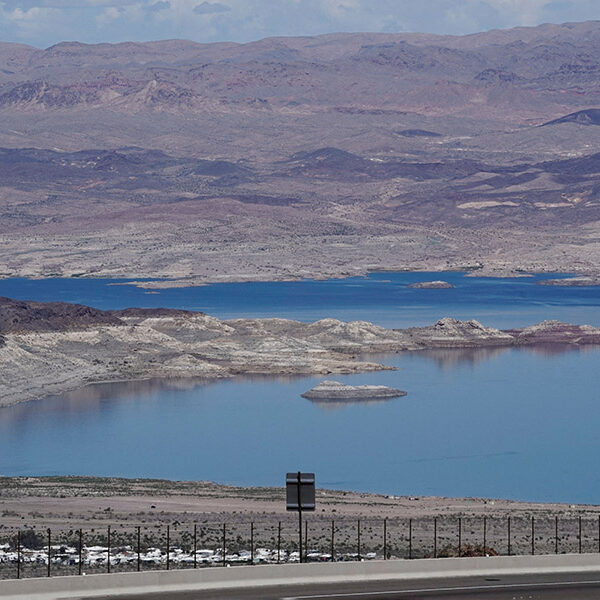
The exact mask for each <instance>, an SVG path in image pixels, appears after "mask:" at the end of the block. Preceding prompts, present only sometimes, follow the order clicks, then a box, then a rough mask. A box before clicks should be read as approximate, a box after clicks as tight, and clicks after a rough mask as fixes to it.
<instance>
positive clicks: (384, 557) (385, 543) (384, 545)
mask: <svg viewBox="0 0 600 600" xmlns="http://www.w3.org/2000/svg"><path fill="white" fill-rule="evenodd" d="M383 560H387V517H386V518H385V519H383Z"/></svg>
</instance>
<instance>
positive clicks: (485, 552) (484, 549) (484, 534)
mask: <svg viewBox="0 0 600 600" xmlns="http://www.w3.org/2000/svg"><path fill="white" fill-rule="evenodd" d="M486 549H487V517H483V554H484V555H485V554H487V551H486Z"/></svg>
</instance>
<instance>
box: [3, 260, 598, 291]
mask: <svg viewBox="0 0 600 600" xmlns="http://www.w3.org/2000/svg"><path fill="white" fill-rule="evenodd" d="M376 273H428V274H432V275H434V274H443V273H464V275H463V277H474V278H476V277H487V278H490V279H513V278H514V279H517V278H528V277H535V276H536V275H557V274H558V275H564V277H563V278H559V279H555V278H552V279H548V280H544V281H541V282H539V284H540V285H561V286H562V287H564V286H565V284H557V283H554V282H555V281H561V280H565V279H570V278H574V279H576V280H577V281H578V282H577V283H574V286H578V287H585V284H581V283H580V281H581V280H582V279H590V280H592V281H596V280H597V281H600V271H599V272H594V271H592V270H589V269H585V270H580V269H577V268H572V269H569V270H564V271H563V270H558V271H557V270H556V269H554V268H550V267H548V268H546V269H540V270H535V269H531V270H529V269H522V268H520V267H519V268H505V269H494V268H485V267H468V266H448V267H445V268H443V269H440V268H423V267H421V266H420V267H414V268H411V267H376V268H372V269H371V268H368V269H357V270H356V271H355V272H348V271H347V269H345V270H344V272H337V273H327V274H324V273H320V272H318V271H315V273H314V274H312V275H311V274H307V275H303V276H296V277H294V276H290V275H286V274H282V275H281V276H274V275H273V274H270V275H269V276H265V277H262V276H261V275H258V274H257V275H256V276H253V277H250V276H247V275H246V276H243V275H235V274H232V275H227V276H223V277H218V278H211V277H208V276H190V277H177V278H173V279H167V278H160V277H157V278H153V277H151V276H148V275H144V274H132V273H123V274H118V273H112V274H110V275H108V274H106V275H94V274H89V275H88V274H77V275H68V274H63V275H60V274H51V275H48V276H36V275H27V274H19V273H11V274H6V273H2V274H0V281H4V280H8V279H26V280H29V281H44V280H47V279H83V280H98V281H101V280H107V281H111V280H115V279H126V280H127V281H123V282H116V283H109V284H107V285H111V286H115V287H116V286H133V287H137V288H139V289H145V290H160V289H176V288H191V287H204V286H210V285H217V284H227V283H285V282H302V281H328V280H341V279H352V278H354V277H363V278H364V277H368V276H369V275H371V274H376ZM546 281H547V282H548V283H547V282H546ZM566 285H567V286H568V284H566ZM598 285H600V283H590V284H589V286H590V287H593V286H598Z"/></svg>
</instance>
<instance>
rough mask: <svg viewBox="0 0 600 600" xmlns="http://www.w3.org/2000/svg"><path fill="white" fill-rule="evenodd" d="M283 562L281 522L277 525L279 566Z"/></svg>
mask: <svg viewBox="0 0 600 600" xmlns="http://www.w3.org/2000/svg"><path fill="white" fill-rule="evenodd" d="M280 562H281V521H279V523H278V524H277V564H279V563H280Z"/></svg>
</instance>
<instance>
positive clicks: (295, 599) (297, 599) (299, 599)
mask: <svg viewBox="0 0 600 600" xmlns="http://www.w3.org/2000/svg"><path fill="white" fill-rule="evenodd" d="M599 584H600V580H593V581H591V580H586V581H540V582H538V583H505V584H495V585H467V586H462V587H445V588H441V587H437V588H420V589H404V590H385V591H381V592H378V591H372V592H349V593H346V594H315V595H314V596H289V597H285V598H281V600H318V599H319V598H346V597H350V596H351V597H353V598H360V597H361V596H389V595H391V594H419V593H420V594H426V593H430V592H476V591H484V590H495V589H496V590H502V589H511V588H535V587H550V586H558V585H560V586H570V585H599Z"/></svg>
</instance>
